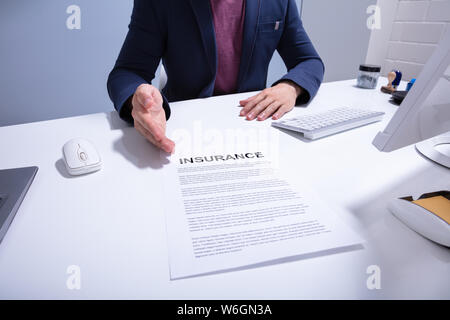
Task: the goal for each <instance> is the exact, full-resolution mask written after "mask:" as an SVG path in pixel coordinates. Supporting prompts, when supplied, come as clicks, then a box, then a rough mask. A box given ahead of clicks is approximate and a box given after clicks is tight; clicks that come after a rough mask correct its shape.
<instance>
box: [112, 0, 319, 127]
mask: <svg viewBox="0 0 450 320" xmlns="http://www.w3.org/2000/svg"><path fill="white" fill-rule="evenodd" d="M275 50H278V52H279V53H280V55H281V57H282V59H283V61H284V63H285V65H286V68H287V70H288V72H287V74H286V75H285V76H284V77H283V78H282V79H280V80H279V81H281V80H290V81H293V82H295V83H296V84H297V85H299V86H300V87H302V88H303V89H304V91H305V93H304V94H302V95H300V97H299V98H298V99H297V104H303V103H307V102H309V100H310V99H312V97H314V95H315V94H316V92H317V90H318V89H319V86H320V84H321V82H322V79H323V73H324V65H323V63H322V60H321V59H320V57H319V55H318V54H317V52H316V50H315V49H314V46H313V45H312V43H311V41H310V39H309V37H308V35H307V34H306V32H305V30H304V28H303V25H302V22H301V20H300V16H299V12H298V9H297V5H296V4H295V0H246V10H245V22H244V34H243V43H242V56H241V62H240V69H239V75H238V86H237V92H247V91H257V90H262V89H264V88H265V86H266V81H267V70H268V67H269V62H270V60H271V58H272V55H273V53H274V52H275ZM161 59H162V63H163V65H164V67H165V70H166V72H167V84H166V86H165V87H164V89H163V90H162V95H163V99H164V103H163V107H164V110H165V112H166V117H167V118H169V116H170V107H169V102H172V101H179V100H186V99H193V98H205V97H210V96H212V95H213V92H214V82H215V79H216V74H217V54H216V39H215V32H214V22H213V18H212V12H211V6H210V0H135V1H134V8H133V13H132V16H131V23H130V25H129V31H128V34H127V37H126V39H125V42H124V44H123V47H122V50H121V51H120V54H119V57H118V59H117V62H116V64H115V66H114V69H113V70H112V71H111V73H110V75H109V78H108V93H109V96H110V98H111V100H112V102H113V103H114V107H115V108H116V109H117V111H118V112H119V114H120V116H121V118H122V119H124V120H126V121H128V122H130V123H132V122H133V119H132V118H131V114H130V108H129V101H130V99H129V98H131V97H132V95H133V94H134V92H135V91H136V88H137V87H138V86H139V85H141V84H143V83H150V82H151V81H152V79H153V78H154V77H155V71H156V69H157V67H158V64H159V62H160V60H161ZM279 81H277V82H276V83H278V82H279ZM276 83H274V85H275V84H276ZM124 106H125V107H124Z"/></svg>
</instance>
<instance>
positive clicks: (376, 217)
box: [347, 154, 450, 267]
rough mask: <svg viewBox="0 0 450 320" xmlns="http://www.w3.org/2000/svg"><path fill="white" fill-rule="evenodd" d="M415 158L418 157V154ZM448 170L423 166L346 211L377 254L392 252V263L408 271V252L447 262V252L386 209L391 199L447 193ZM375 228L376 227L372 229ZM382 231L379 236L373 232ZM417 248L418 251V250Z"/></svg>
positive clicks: (449, 187) (444, 248)
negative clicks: (362, 230) (413, 251)
mask: <svg viewBox="0 0 450 320" xmlns="http://www.w3.org/2000/svg"><path fill="white" fill-rule="evenodd" d="M417 157H420V155H419V154H417ZM447 177H448V169H447V168H444V167H441V166H438V165H436V164H434V163H431V162H428V160H426V162H424V165H423V166H422V167H420V169H417V170H415V171H413V172H411V174H410V175H409V176H407V177H405V178H403V179H401V180H400V181H396V183H395V184H392V185H390V186H389V187H388V188H386V187H383V188H384V189H380V190H379V192H378V193H374V194H371V195H368V196H367V197H365V198H363V199H358V201H357V202H355V203H353V204H352V205H351V206H350V207H347V209H348V210H349V211H350V212H351V213H352V214H353V216H354V218H355V219H356V220H357V223H359V224H360V226H361V227H362V229H364V230H366V232H367V233H366V234H365V235H364V237H366V238H367V240H368V241H369V242H371V243H372V244H374V245H375V246H376V247H377V250H378V251H379V252H380V254H384V253H386V252H390V251H395V252H396V256H395V259H396V260H397V261H396V263H398V264H399V265H401V266H404V267H407V266H408V265H409V264H410V263H412V261H409V260H410V259H412V258H413V257H414V256H413V255H411V254H410V253H411V250H414V248H416V250H420V251H421V252H420V254H421V255H422V256H423V255H429V254H431V255H432V256H433V257H434V258H436V259H438V260H440V261H442V262H450V254H449V253H450V250H449V249H448V248H447V247H444V246H441V245H439V244H437V243H435V242H433V241H431V240H428V239H427V238H425V237H423V236H421V235H420V234H418V233H416V232H415V231H413V230H411V229H410V228H409V227H407V226H406V225H405V224H404V223H403V222H401V221H400V220H399V219H398V218H397V217H395V216H394V215H393V214H392V213H391V212H390V211H389V210H388V209H387V207H388V203H389V201H391V200H392V199H395V198H401V197H405V196H413V197H414V198H417V197H419V196H420V195H422V194H423V193H427V192H432V191H440V190H448V189H450V183H449V181H447V180H446V179H447ZM375 226H376V227H375ZM373 230H382V232H377V233H375V232H373ZM418 248H420V249H418ZM424 248H426V250H424Z"/></svg>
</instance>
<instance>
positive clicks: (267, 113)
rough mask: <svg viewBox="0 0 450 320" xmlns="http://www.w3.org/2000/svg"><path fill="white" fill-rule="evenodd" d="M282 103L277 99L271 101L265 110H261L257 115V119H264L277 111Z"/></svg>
mask: <svg viewBox="0 0 450 320" xmlns="http://www.w3.org/2000/svg"><path fill="white" fill-rule="evenodd" d="M281 105H282V103H281V102H278V101H274V102H272V103H271V104H270V105H269V106H268V107H267V108H266V109H265V110H263V111H261V113H260V114H259V115H258V121H264V120H266V119H267V118H269V117H270V116H272V115H273V114H274V113H275V111H277V110H278V109H279V108H280V107H281Z"/></svg>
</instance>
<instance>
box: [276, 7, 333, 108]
mask: <svg viewBox="0 0 450 320" xmlns="http://www.w3.org/2000/svg"><path fill="white" fill-rule="evenodd" d="M277 50H278V52H279V53H280V56H281V58H282V59H283V61H284V63H285V65H286V68H287V70H288V73H287V74H286V75H284V76H283V77H282V78H281V79H280V80H278V81H277V82H275V83H274V84H273V85H276V84H278V83H279V82H280V81H283V80H290V81H292V82H294V83H296V84H297V85H298V86H300V87H302V88H303V89H304V93H303V94H301V95H300V96H299V97H298V98H297V101H296V104H297V105H299V104H305V103H308V102H309V101H310V100H311V99H312V98H313V97H314V96H315V95H316V93H317V91H318V90H319V87H320V84H321V83H322V81H323V75H324V72H325V66H324V64H323V62H322V59H321V58H320V57H319V54H318V53H317V51H316V50H315V48H314V46H313V44H312V43H311V40H310V39H309V37H308V35H307V34H306V31H305V29H304V28H303V24H302V21H301V19H300V15H299V12H298V8H297V5H296V3H295V0H288V7H287V12H286V19H285V28H284V30H283V34H282V36H281V39H280V42H279V44H278V47H277Z"/></svg>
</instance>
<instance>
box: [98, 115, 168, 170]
mask: <svg viewBox="0 0 450 320" xmlns="http://www.w3.org/2000/svg"><path fill="white" fill-rule="evenodd" d="M106 119H107V121H108V123H109V126H110V128H111V130H112V131H116V130H118V131H119V130H120V131H121V132H122V137H121V138H120V139H118V140H116V141H114V146H113V147H114V151H117V152H118V153H120V154H121V155H123V157H124V158H125V159H126V160H128V161H129V162H131V163H132V164H134V165H135V166H136V167H137V168H139V169H145V168H152V169H161V168H162V167H163V166H164V165H165V164H168V163H169V160H168V159H167V158H166V159H165V158H163V157H162V156H161V154H160V151H159V149H158V148H156V147H155V146H154V145H152V144H151V143H150V142H148V141H147V140H146V139H145V138H144V137H142V136H141V135H140V134H139V133H138V132H137V131H136V130H135V129H134V127H132V126H131V125H130V124H128V123H126V122H125V121H123V120H122V119H121V118H120V117H119V114H118V113H117V112H116V111H112V112H110V113H107V114H106Z"/></svg>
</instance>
